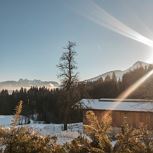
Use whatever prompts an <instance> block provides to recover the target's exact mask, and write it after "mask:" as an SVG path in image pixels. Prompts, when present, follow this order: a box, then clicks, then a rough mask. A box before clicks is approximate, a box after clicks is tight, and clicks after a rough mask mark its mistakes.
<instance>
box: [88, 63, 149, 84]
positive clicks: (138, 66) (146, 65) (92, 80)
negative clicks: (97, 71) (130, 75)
mask: <svg viewBox="0 0 153 153" xmlns="http://www.w3.org/2000/svg"><path fill="white" fill-rule="evenodd" d="M149 65H151V64H148V63H145V62H142V61H137V62H136V63H134V64H133V65H132V66H131V67H129V68H128V69H126V70H123V71H121V70H114V71H109V72H106V73H103V74H101V75H99V76H96V77H94V78H91V79H87V80H85V82H94V81H96V80H98V79H101V78H102V79H105V78H106V76H110V78H112V76H113V73H114V74H115V75H116V78H117V80H119V79H120V80H122V77H123V75H124V74H125V73H127V72H130V71H132V70H135V69H138V68H140V67H144V68H145V67H146V68H147V67H149Z"/></svg>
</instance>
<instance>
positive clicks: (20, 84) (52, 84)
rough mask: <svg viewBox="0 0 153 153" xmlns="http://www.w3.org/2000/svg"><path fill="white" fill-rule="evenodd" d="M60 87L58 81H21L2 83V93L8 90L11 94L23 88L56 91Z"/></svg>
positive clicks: (0, 86) (0, 84) (0, 85)
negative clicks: (43, 88) (42, 88)
mask: <svg viewBox="0 0 153 153" xmlns="http://www.w3.org/2000/svg"><path fill="white" fill-rule="evenodd" d="M58 86H59V84H58V82H56V81H41V80H36V79H34V80H28V79H19V80H18V81H2V82H0V91H1V90H4V89H6V90H8V91H9V92H10V93H11V92H12V91H13V90H20V89H21V88H25V89H30V88H31V87H38V88H40V87H46V88H48V89H55V88H58Z"/></svg>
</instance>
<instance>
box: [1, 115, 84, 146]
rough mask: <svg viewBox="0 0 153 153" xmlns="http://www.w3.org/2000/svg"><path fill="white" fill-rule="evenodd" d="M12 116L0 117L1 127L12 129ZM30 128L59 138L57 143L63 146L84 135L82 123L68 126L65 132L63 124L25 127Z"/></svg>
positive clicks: (29, 125)
mask: <svg viewBox="0 0 153 153" xmlns="http://www.w3.org/2000/svg"><path fill="white" fill-rule="evenodd" d="M12 118H13V116H12V115H0V126H3V127H6V128H7V127H10V124H11V121H12ZM24 126H27V127H29V128H32V129H34V130H35V131H37V132H39V133H40V134H42V135H50V136H56V137H57V143H59V144H63V143H65V142H70V141H72V140H73V139H74V138H77V137H78V136H79V135H80V134H82V133H83V124H82V123H73V124H68V130H67V131H63V128H64V125H63V124H34V123H31V124H27V125H24Z"/></svg>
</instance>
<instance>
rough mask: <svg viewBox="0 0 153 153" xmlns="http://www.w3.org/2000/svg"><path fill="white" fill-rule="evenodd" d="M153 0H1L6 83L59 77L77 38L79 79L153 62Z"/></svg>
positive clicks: (0, 47)
mask: <svg viewBox="0 0 153 153" xmlns="http://www.w3.org/2000/svg"><path fill="white" fill-rule="evenodd" d="M152 10H153V1H152V0H147V1H144V0H93V1H92V0H77V1H76V0H56V1H55V0H13V1H12V0H0V81H5V80H19V79H20V78H23V79H24V78H27V79H31V80H32V79H40V80H52V81H59V79H58V78H57V74H58V69H57V67H56V65H57V64H58V63H59V58H60V57H61V55H62V53H63V51H64V50H63V47H64V46H65V45H66V44H67V42H68V41H73V42H76V47H75V50H76V52H77V57H76V61H77V66H78V72H79V79H80V80H85V79H89V78H92V77H95V76H97V75H100V74H102V73H105V72H108V71H111V70H124V69H126V68H128V67H129V66H131V65H132V64H134V63H135V62H136V61H144V62H149V63H152V61H153V49H152V48H153V47H152V46H153V45H152V44H153V43H152V40H153V30H152V27H153V14H152Z"/></svg>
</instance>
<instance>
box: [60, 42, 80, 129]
mask: <svg viewBox="0 0 153 153" xmlns="http://www.w3.org/2000/svg"><path fill="white" fill-rule="evenodd" d="M75 46H76V44H75V43H74V42H70V41H69V42H68V44H67V46H66V47H65V48H64V49H65V50H66V51H65V52H63V54H62V56H61V58H60V62H59V64H58V65H57V67H58V68H59V71H60V73H59V75H58V77H59V78H60V79H61V86H62V89H63V93H64V94H62V98H61V100H62V105H63V108H64V112H63V118H64V119H63V120H64V130H67V122H68V116H69V112H70V110H71V108H72V105H73V104H74V103H75V102H76V100H77V98H76V95H77V94H78V93H77V92H76V91H74V86H75V85H76V83H77V81H78V73H77V72H75V70H76V69H77V66H76V62H75V56H76V52H75V51H74V47H75Z"/></svg>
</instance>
